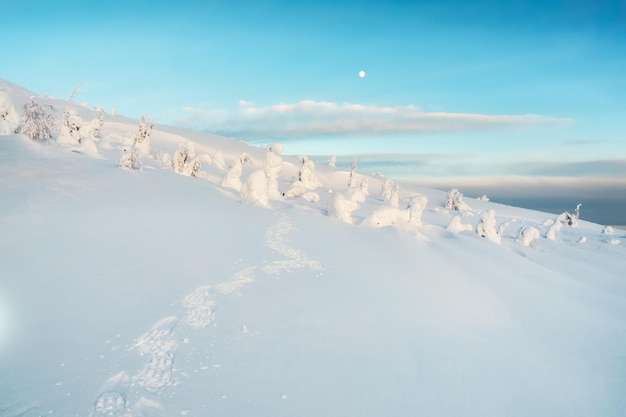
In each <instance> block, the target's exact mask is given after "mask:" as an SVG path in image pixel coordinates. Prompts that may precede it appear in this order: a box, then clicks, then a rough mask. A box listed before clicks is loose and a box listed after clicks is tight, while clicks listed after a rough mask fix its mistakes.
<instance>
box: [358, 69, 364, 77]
mask: <svg viewBox="0 0 626 417" xmlns="http://www.w3.org/2000/svg"><path fill="white" fill-rule="evenodd" d="M359 77H361V78H363V77H365V71H363V70H361V71H359Z"/></svg>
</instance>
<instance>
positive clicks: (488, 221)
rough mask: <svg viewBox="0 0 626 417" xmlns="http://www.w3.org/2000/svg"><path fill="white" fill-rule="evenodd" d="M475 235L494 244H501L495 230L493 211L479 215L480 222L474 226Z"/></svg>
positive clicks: (486, 211) (494, 213)
mask: <svg viewBox="0 0 626 417" xmlns="http://www.w3.org/2000/svg"><path fill="white" fill-rule="evenodd" d="M476 234H478V236H480V237H484V238H487V239H489V240H490V241H492V242H494V243H498V244H499V243H501V241H502V239H501V237H500V235H499V234H498V231H497V230H496V212H495V211H494V210H493V209H489V210H485V211H482V212H481V213H480V222H479V223H478V224H477V225H476Z"/></svg>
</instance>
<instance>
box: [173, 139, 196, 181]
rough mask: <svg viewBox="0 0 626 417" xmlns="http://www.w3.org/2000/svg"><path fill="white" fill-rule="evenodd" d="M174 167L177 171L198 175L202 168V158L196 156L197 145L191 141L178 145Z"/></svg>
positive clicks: (182, 173) (193, 175)
mask: <svg viewBox="0 0 626 417" xmlns="http://www.w3.org/2000/svg"><path fill="white" fill-rule="evenodd" d="M172 168H173V169H174V171H175V172H177V173H179V174H181V175H186V176H190V177H195V176H197V174H198V172H199V171H200V168H201V159H200V158H199V157H197V156H196V147H195V145H194V144H193V142H191V141H187V142H184V143H181V144H179V145H178V150H177V151H176V152H175V153H174V160H173V161H172Z"/></svg>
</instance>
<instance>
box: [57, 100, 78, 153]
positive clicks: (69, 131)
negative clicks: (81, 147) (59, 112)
mask: <svg viewBox="0 0 626 417" xmlns="http://www.w3.org/2000/svg"><path fill="white" fill-rule="evenodd" d="M82 124H83V120H82V119H81V118H80V117H79V116H78V114H76V112H75V111H74V110H71V109H67V110H65V112H64V113H63V119H61V127H60V128H59V136H57V143H60V144H64V145H77V144H79V143H80V142H81V132H80V128H81V126H82Z"/></svg>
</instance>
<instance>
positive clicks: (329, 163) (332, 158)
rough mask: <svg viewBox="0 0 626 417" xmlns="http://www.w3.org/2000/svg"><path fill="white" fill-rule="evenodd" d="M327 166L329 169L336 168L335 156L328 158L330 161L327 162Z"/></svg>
mask: <svg viewBox="0 0 626 417" xmlns="http://www.w3.org/2000/svg"><path fill="white" fill-rule="evenodd" d="M328 166H329V167H334V166H337V157H336V156H331V157H330V159H329V160H328Z"/></svg>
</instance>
